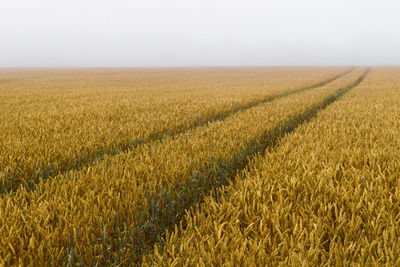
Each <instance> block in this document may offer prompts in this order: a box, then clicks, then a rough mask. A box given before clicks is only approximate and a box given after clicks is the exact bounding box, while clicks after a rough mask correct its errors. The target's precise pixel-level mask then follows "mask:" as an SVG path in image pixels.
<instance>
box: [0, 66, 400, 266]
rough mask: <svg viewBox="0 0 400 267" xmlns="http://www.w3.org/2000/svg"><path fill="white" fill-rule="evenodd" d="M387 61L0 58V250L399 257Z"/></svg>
mask: <svg viewBox="0 0 400 267" xmlns="http://www.w3.org/2000/svg"><path fill="white" fill-rule="evenodd" d="M399 131H400V68H398V67H372V68H369V67H269V68H176V69H173V68H169V69H155V68H149V69H26V70H23V69H19V70H15V69H3V70H0V194H1V198H0V237H1V238H0V266H18V265H21V266H63V265H64V266H103V265H106V266H110V265H112V266H132V265H143V266H212V265H214V266H222V265H225V266H263V265H271V266H280V265H281V266H288V265H289V266H320V265H327V266H331V265H338V266H353V265H354V266H377V265H388V266H398V265H400V261H399V260H398V259H399V258H400V240H399V236H400V202H399V201H400V189H399V188H400V187H399V181H400V180H399V177H400V135H399V134H398V132H399Z"/></svg>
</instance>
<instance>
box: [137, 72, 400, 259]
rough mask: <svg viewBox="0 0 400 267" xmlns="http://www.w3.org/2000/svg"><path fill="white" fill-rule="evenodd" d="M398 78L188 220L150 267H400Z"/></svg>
mask: <svg viewBox="0 0 400 267" xmlns="http://www.w3.org/2000/svg"><path fill="white" fill-rule="evenodd" d="M399 84H400V72H399V69H398V68H383V67H381V68H374V69H373V70H372V71H371V75H369V76H368V77H367V78H366V79H365V80H364V82H363V83H361V84H360V85H359V86H358V87H356V88H354V89H353V90H352V91H351V92H350V93H349V94H348V95H346V97H344V98H342V99H341V101H338V102H336V103H335V104H333V105H331V106H330V107H328V108H327V109H326V110H325V111H323V112H321V113H320V114H319V115H318V117H317V118H316V119H315V120H313V121H311V122H310V123H308V124H305V125H303V126H301V127H299V128H298V129H297V130H296V131H295V132H293V133H292V134H290V135H288V136H286V137H285V138H284V139H282V140H281V142H280V143H279V146H277V148H276V149H274V150H271V151H267V152H266V153H265V155H263V156H259V157H257V158H256V159H255V160H254V161H253V162H252V163H251V164H250V165H251V167H250V168H249V169H248V170H247V171H245V172H243V173H242V174H241V175H240V178H239V177H238V178H237V179H236V182H235V183H231V184H229V185H228V186H226V187H224V188H222V189H221V190H220V191H219V192H218V193H216V194H215V197H214V198H213V197H207V198H205V202H204V203H203V204H202V205H200V206H199V207H198V208H196V209H194V210H192V212H191V213H187V215H186V217H185V224H182V225H180V226H179V225H177V226H176V228H175V230H174V231H172V232H170V233H168V234H167V236H166V239H165V240H166V242H165V244H163V246H160V245H158V246H156V249H155V253H154V254H153V255H150V256H148V257H146V259H145V261H146V262H145V263H146V264H150V263H152V264H154V265H156V266H158V265H164V266H166V265H168V266H196V265H197V266H211V265H214V266H222V265H224V266H264V265H270V266H300V265H301V266H333V265H335V266H399V265H400V260H399V259H400V239H399V236H400V187H399V186H400V180H399V175H400V161H399V159H400V150H399V149H398V148H399V147H400V135H399V133H398V129H399V128H400V90H399Z"/></svg>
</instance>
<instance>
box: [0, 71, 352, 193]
mask: <svg viewBox="0 0 400 267" xmlns="http://www.w3.org/2000/svg"><path fill="white" fill-rule="evenodd" d="M347 69H348V68H347ZM256 70H257V69H256ZM256 70H254V71H253V73H252V72H250V73H247V72H245V70H243V73H240V72H239V73H235V72H234V71H233V70H219V72H218V71H216V72H215V73H212V72H211V73H210V72H206V71H203V72H204V73H203V72H202V71H197V72H196V71H192V72H190V71H189V72H188V73H186V72H185V71H183V70H182V71H175V72H172V73H168V72H167V73H163V72H161V71H158V72H157V71H150V70H149V71H147V72H145V71H144V72H143V71H142V72H143V73H142V72H140V71H137V72H134V71H131V72H127V73H124V72H122V73H119V74H118V73H117V74H113V73H111V74H108V75H107V73H99V74H96V73H95V74H92V75H93V77H92V76H91V75H89V74H86V75H84V76H83V77H81V76H79V75H78V74H76V73H75V74H74V73H68V72H66V73H63V72H61V73H57V72H55V73H53V74H51V73H50V74H51V75H50V74H47V75H46V72H44V73H43V74H41V72H39V73H36V75H33V77H30V76H28V77H25V76H24V75H22V74H21V75H20V76H21V77H19V78H16V77H14V76H10V74H8V75H9V76H10V77H9V76H4V75H5V74H3V75H1V73H0V77H2V76H4V77H2V79H3V80H4V81H5V82H3V83H2V84H1V85H0V107H1V108H0V140H1V141H0V175H1V181H0V191H2V192H3V193H5V192H9V191H11V190H15V189H17V188H18V187H19V186H20V185H21V184H23V185H25V186H26V188H28V189H30V188H33V187H34V186H35V184H36V183H37V182H38V181H39V180H40V179H46V178H48V177H51V176H55V175H57V174H59V173H60V172H64V171H68V170H71V169H74V168H81V167H83V166H85V165H88V164H90V163H91V162H93V161H96V160H101V159H102V158H103V156H104V155H105V154H116V153H118V152H120V151H126V150H127V149H129V148H131V147H132V146H137V145H138V144H141V143H143V142H147V141H151V140H155V139H158V138H162V137H163V136H165V135H173V134H178V133H181V132H184V131H186V130H188V129H190V128H193V127H196V126H201V125H204V124H206V123H207V122H209V121H214V120H219V119H223V118H225V117H227V116H229V115H230V114H232V113H234V112H237V111H239V110H241V109H246V108H250V107H252V106H255V105H257V104H260V103H262V102H263V101H268V100H271V99H273V98H274V97H277V96H279V95H283V94H286V93H288V92H290V91H293V90H300V89H302V88H305V87H310V86H315V85H318V84H320V83H324V82H328V81H329V80H331V79H332V78H335V77H336V76H337V75H338V74H341V73H343V72H344V71H345V70H346V69H345V68H332V69H331V68H327V69H321V70H320V71H319V72H314V71H312V69H311V70H310V69H307V68H304V69H301V68H300V69H293V70H292V71H290V70H289V71H286V73H285V72H284V71H279V70H276V69H271V70H269V69H266V70H265V69H264V70H263V69H260V70H258V71H256ZM236 72H238V71H236ZM225 73H227V74H225ZM232 73H234V74H235V75H233V74H232ZM228 74H230V76H231V78H230V79H228V77H229V75H228ZM26 75H27V74H26ZM6 77H9V79H6ZM201 79H202V81H201Z"/></svg>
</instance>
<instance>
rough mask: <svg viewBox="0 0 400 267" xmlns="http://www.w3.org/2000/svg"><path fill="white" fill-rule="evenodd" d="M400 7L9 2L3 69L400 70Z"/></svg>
mask: <svg viewBox="0 0 400 267" xmlns="http://www.w3.org/2000/svg"><path fill="white" fill-rule="evenodd" d="M399 49H400V2H398V1H394V0H393V1H387V0H380V1H369V0H364V1H362V0H347V1H345V0H304V1H300V0H298V1H296V0H270V1H267V0H264V1H261V0H240V1H239V0H197V1H194V0H130V1H128V0H0V67H27V66H28V67H29V66H38V67H51V66H58V67H62V66H123V67H124V66H227V65H233V66H243V65H255V66H269V65H382V64H384V65H389V64H392V65H393V64H395V65H397V64H400V51H399Z"/></svg>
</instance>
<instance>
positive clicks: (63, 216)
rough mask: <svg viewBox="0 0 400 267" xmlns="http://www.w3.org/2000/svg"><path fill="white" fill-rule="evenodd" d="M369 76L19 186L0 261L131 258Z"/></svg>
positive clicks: (4, 226) (3, 205) (7, 204)
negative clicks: (257, 157)
mask: <svg viewBox="0 0 400 267" xmlns="http://www.w3.org/2000/svg"><path fill="white" fill-rule="evenodd" d="M364 72H365V69H363V68H359V69H356V70H354V71H353V72H351V73H350V74H347V75H345V76H344V77H342V78H339V79H337V80H335V81H333V82H332V83H330V84H327V85H325V86H322V87H319V88H315V89H312V90H308V91H305V92H302V93H299V94H297V95H291V96H288V97H285V98H280V99H277V100H275V101H272V102H269V103H265V104H261V105H258V106H255V107H253V108H250V109H247V110H244V111H240V112H237V113H235V114H234V115H232V116H230V117H228V118H226V119H225V120H223V121H215V122H212V123H209V124H207V125H205V126H202V127H197V128H196V129H192V130H189V131H187V132H185V133H183V134H180V135H177V136H173V137H166V138H164V139H162V140H160V141H154V142H150V143H146V144H143V145H142V146H141V147H136V148H132V149H131V150H129V151H126V152H123V153H120V154H118V155H108V156H105V157H104V161H101V162H99V163H97V164H92V165H91V166H89V167H87V168H84V169H82V170H73V171H70V172H67V173H65V174H60V175H58V176H57V177H54V178H52V179H49V180H47V181H40V182H39V183H38V185H37V187H36V189H35V190H26V189H25V188H22V187H21V188H19V189H18V190H17V191H16V192H15V193H14V194H12V195H7V196H6V197H5V198H3V199H1V201H0V211H1V215H2V216H1V217H0V225H1V232H0V233H1V235H2V237H3V238H2V239H1V240H0V258H1V259H2V260H3V263H4V264H5V265H8V264H17V263H18V262H21V263H23V264H24V265H25V264H29V263H32V262H34V263H36V264H39V265H50V264H52V263H53V264H57V265H58V264H61V263H69V264H83V265H89V264H90V265H91V264H96V263H102V264H111V263H125V264H131V263H133V262H135V261H136V260H138V257H141V254H142V253H143V250H146V249H149V248H151V246H152V244H153V243H154V242H157V240H159V238H160V234H162V233H163V232H164V231H165V229H167V228H168V226H170V225H173V224H174V223H175V222H177V221H178V220H179V218H180V217H179V216H180V214H182V213H183V212H184V210H185V208H189V207H190V206H191V205H193V204H195V203H197V202H198V201H200V200H201V199H202V197H203V195H204V194H205V193H207V192H208V191H210V190H212V189H213V188H216V187H218V186H220V185H221V184H223V183H224V182H225V181H224V179H225V178H227V177H230V176H232V175H234V174H235V172H236V170H237V169H240V168H242V167H243V166H244V165H245V164H246V163H247V160H248V156H251V155H252V153H255V152H257V151H259V150H260V148H263V147H265V145H267V144H268V143H269V142H273V140H275V139H276V138H278V137H279V136H281V135H282V134H284V133H285V129H290V128H291V127H293V126H294V125H296V124H297V123H299V122H300V121H301V120H303V119H304V114H309V115H312V114H314V113H315V112H317V111H318V110H319V109H320V108H323V107H324V106H325V105H326V104H328V101H330V99H332V97H334V96H335V95H337V93H338V92H341V89H346V88H347V87H349V86H351V85H352V84H355V83H356V82H357V81H358V80H359V78H360V77H361V75H362V74H363V73H364Z"/></svg>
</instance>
